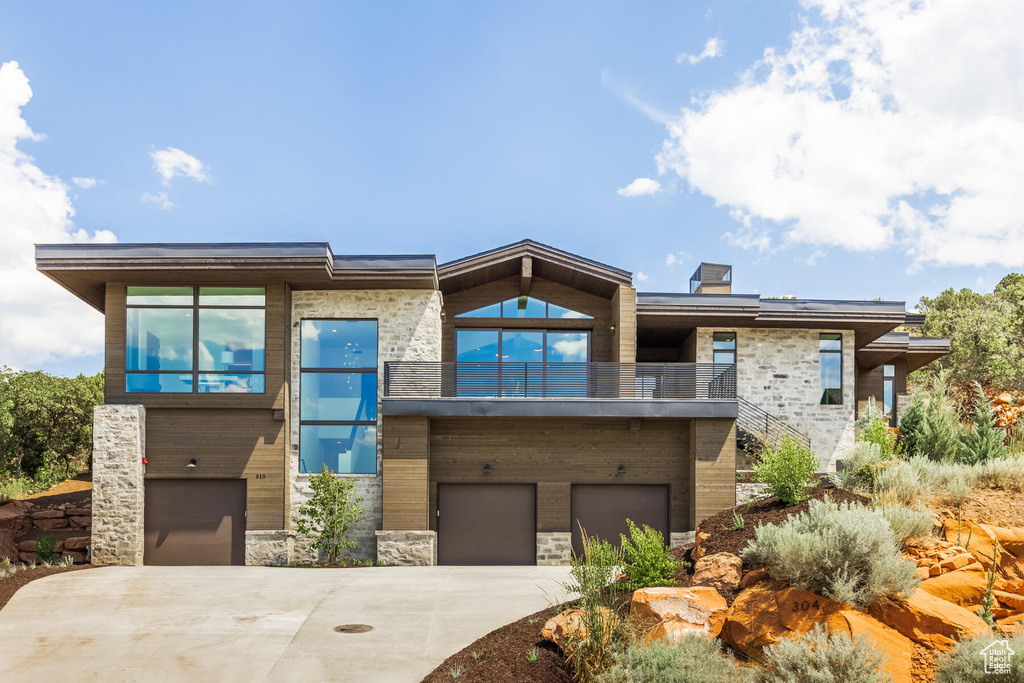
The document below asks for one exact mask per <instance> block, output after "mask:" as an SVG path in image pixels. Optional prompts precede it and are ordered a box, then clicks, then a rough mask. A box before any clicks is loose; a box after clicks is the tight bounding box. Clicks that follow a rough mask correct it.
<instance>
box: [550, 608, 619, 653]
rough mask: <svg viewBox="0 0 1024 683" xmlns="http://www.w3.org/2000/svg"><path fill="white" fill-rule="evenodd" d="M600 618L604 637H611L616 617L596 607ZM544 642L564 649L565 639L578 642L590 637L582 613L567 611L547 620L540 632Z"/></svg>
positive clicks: (574, 610)
mask: <svg viewBox="0 0 1024 683" xmlns="http://www.w3.org/2000/svg"><path fill="white" fill-rule="evenodd" d="M597 610H598V613H599V614H600V616H599V617H598V619H600V620H601V622H602V623H603V624H605V625H607V628H606V629H605V637H606V638H609V637H611V632H612V626H613V625H614V624H615V623H616V622H617V621H619V617H618V615H616V614H615V613H614V612H612V611H611V610H610V609H607V608H605V607H598V608H597ZM540 634H541V636H542V637H543V638H544V639H545V640H550V641H551V642H552V643H554V644H555V645H557V646H558V647H564V644H565V641H566V638H574V639H578V640H580V641H583V640H586V639H587V638H589V637H590V634H589V632H588V631H587V626H586V625H585V624H584V618H583V612H582V611H581V610H578V609H568V610H565V611H564V612H560V613H558V614H556V615H555V616H553V617H551V618H550V619H548V621H547V623H546V624H544V627H543V628H542V629H541V631H540Z"/></svg>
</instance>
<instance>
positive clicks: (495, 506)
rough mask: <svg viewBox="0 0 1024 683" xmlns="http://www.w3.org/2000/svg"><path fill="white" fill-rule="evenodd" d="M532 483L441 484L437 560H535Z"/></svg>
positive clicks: (534, 488) (493, 562)
mask: <svg viewBox="0 0 1024 683" xmlns="http://www.w3.org/2000/svg"><path fill="white" fill-rule="evenodd" d="M536 499H537V490H536V487H534V486H533V485H532V484H440V485H438V487H437V511H438V516H437V563H438V564H490V565H496V564H501V565H508V564H536V562H537V547H536V546H537V536H536V531H537V522H536V511H537V503H536Z"/></svg>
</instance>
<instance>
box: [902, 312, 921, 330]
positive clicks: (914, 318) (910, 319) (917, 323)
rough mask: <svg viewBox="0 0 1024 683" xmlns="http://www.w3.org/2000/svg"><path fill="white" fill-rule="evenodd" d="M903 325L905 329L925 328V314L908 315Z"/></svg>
mask: <svg viewBox="0 0 1024 683" xmlns="http://www.w3.org/2000/svg"><path fill="white" fill-rule="evenodd" d="M903 325H904V326H905V327H924V313H907V317H906V319H905V320H904V321H903Z"/></svg>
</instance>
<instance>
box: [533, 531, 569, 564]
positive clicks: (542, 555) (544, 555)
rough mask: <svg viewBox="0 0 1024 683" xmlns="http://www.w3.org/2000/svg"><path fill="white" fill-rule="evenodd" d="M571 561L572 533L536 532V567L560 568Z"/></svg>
mask: <svg viewBox="0 0 1024 683" xmlns="http://www.w3.org/2000/svg"><path fill="white" fill-rule="evenodd" d="M571 559H572V533H571V532H568V531H539V532H537V566H538V567H561V566H565V565H568V564H569V561H570V560H571Z"/></svg>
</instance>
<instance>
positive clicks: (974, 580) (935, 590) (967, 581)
mask: <svg viewBox="0 0 1024 683" xmlns="http://www.w3.org/2000/svg"><path fill="white" fill-rule="evenodd" d="M921 590H923V591H924V592H925V593H931V594H932V595H934V596H935V597H937V598H939V599H940V600H945V601H947V602H951V603H953V604H954V605H960V606H961V607H970V606H972V605H980V604H981V600H982V598H984V597H985V594H986V593H987V592H988V575H987V572H986V571H985V568H984V567H983V566H981V563H979V562H975V563H974V564H969V565H967V566H966V567H964V568H962V569H957V570H956V571H952V572H947V573H945V574H941V575H939V576H935V577H933V578H930V579H926V580H925V581H922V582H921Z"/></svg>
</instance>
